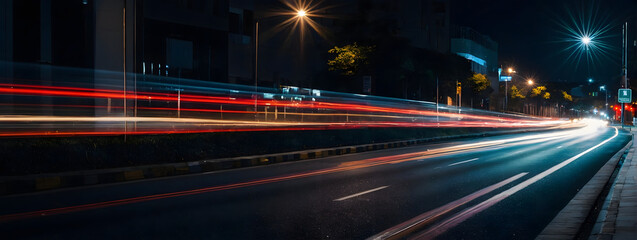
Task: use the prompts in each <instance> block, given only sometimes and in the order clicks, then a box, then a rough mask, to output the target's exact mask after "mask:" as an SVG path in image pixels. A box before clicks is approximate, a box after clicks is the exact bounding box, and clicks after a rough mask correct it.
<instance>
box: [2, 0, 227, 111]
mask: <svg viewBox="0 0 637 240" xmlns="http://www.w3.org/2000/svg"><path fill="white" fill-rule="evenodd" d="M0 13H2V14H1V15H0V30H1V31H0V32H1V35H0V47H1V48H2V49H1V51H0V61H4V63H3V64H0V65H2V68H3V69H2V70H3V71H2V73H1V74H0V75H4V76H2V77H5V79H9V81H18V80H34V81H36V82H34V83H37V84H41V85H52V84H53V83H54V82H55V81H74V82H80V83H82V84H83V85H85V86H87V87H88V85H90V84H93V85H94V86H101V87H103V86H109V87H110V88H118V87H121V89H122V90H124V89H129V90H130V89H133V86H134V84H135V81H131V80H133V79H128V81H127V77H126V75H125V74H123V73H124V72H126V73H138V74H145V75H147V76H150V75H159V76H169V77H182V78H189V79H198V80H204V81H218V82H226V81H227V75H228V74H227V72H228V0H65V1H53V0H19V1H17V0H3V1H1V3H0ZM25 64H37V65H33V66H35V67H31V68H29V69H28V70H26V68H25V67H24V66H25ZM69 67H70V68H69ZM104 70H105V71H104ZM132 76H135V75H132ZM5 81H7V80H5ZM44 99H45V100H44V101H48V100H46V98H44ZM51 101H54V100H51ZM95 101H96V105H108V106H110V99H108V100H106V99H96V100H95ZM103 101H108V103H104V102H103ZM109 108H110V107H109ZM102 111H106V110H103V109H96V110H95V114H96V115H102V114H105V113H103V112H102Z"/></svg>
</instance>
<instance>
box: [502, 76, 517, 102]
mask: <svg viewBox="0 0 637 240" xmlns="http://www.w3.org/2000/svg"><path fill="white" fill-rule="evenodd" d="M507 72H509V77H511V79H510V80H511V81H513V74H514V73H516V71H515V70H513V68H509V69H507ZM508 110H509V81H506V80H505V81H504V111H508Z"/></svg>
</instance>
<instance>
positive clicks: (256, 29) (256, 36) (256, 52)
mask: <svg viewBox="0 0 637 240" xmlns="http://www.w3.org/2000/svg"><path fill="white" fill-rule="evenodd" d="M294 17H295V18H300V19H303V18H307V17H308V15H307V12H306V11H305V10H304V9H299V10H297V11H296V14H295V15H294ZM254 25H255V26H254V120H255V121H256V120H258V114H259V111H258V105H257V101H258V100H257V99H258V98H259V97H258V93H259V91H258V82H259V20H258V19H257V20H256V21H255V24H254ZM266 120H267V119H266Z"/></svg>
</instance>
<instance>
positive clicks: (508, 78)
mask: <svg viewBox="0 0 637 240" xmlns="http://www.w3.org/2000/svg"><path fill="white" fill-rule="evenodd" d="M511 78H512V77H511V76H500V82H510V81H511Z"/></svg>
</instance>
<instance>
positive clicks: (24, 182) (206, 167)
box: [0, 128, 558, 196]
mask: <svg viewBox="0 0 637 240" xmlns="http://www.w3.org/2000/svg"><path fill="white" fill-rule="evenodd" d="M553 130H558V129H550V128H549V129H518V130H509V131H494V132H484V133H474V134H465V135H454V136H442V137H433V138H424V139H412V140H403V141H395V142H385V143H373V144H365V145H356V146H345V147H336V148H325V149H314V150H308V151H297V152H288V153H278V154H268V155H259V156H246V157H236V158H223V159H214V160H202V161H194V162H185V163H173V164H161V165H147V166H136V167H126V168H113V169H103V170H90V171H77V172H63V173H52V174H38V175H27V176H15V177H14V176H10V177H0V196H4V195H11V194H20V193H30V192H37V191H45V190H53V189H60V188H69V187H80V186H88V185H95V184H107V183H118V182H126V181H134V180H140V179H148V178H158V177H167V176H177V175H184V174H193V173H203V172H213V171H220V170H228V169H235V168H243V167H255V166H263V165H269V164H275V163H282V162H293V161H300V160H307V159H316V158H322V157H329V156H337V155H344V154H351V153H360V152H367V151H374V150H381V149H390V148H399V147H407V146H413V145H417V144H421V143H426V142H435V141H443V140H450V139H460V138H472V137H487V136H497V135H506V134H516V133H527V132H544V131H553Z"/></svg>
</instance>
